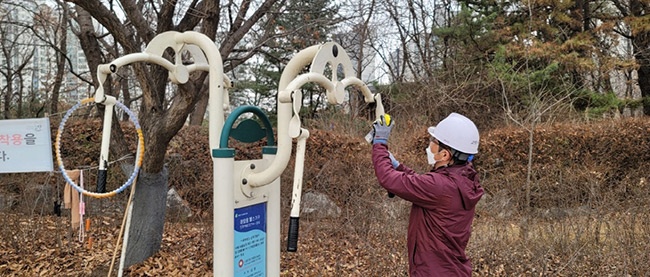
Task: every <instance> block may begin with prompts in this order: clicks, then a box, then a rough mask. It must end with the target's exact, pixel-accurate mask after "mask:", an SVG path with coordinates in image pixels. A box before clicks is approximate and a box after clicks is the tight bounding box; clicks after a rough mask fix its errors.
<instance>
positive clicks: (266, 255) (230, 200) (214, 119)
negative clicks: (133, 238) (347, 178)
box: [57, 31, 384, 276]
mask: <svg viewBox="0 0 650 277" xmlns="http://www.w3.org/2000/svg"><path fill="white" fill-rule="evenodd" d="M167 49H171V50H172V51H173V52H174V57H175V60H174V61H173V62H172V61H169V60H167V59H166V58H163V53H164V51H166V50H167ZM188 56H189V57H191V61H193V63H191V64H185V63H184V62H187V61H183V60H182V57H188ZM140 61H142V62H149V63H155V64H158V65H160V66H163V67H164V68H165V69H167V70H168V73H169V79H170V81H171V82H173V83H177V84H182V83H185V82H187V81H188V80H189V74H190V73H191V72H193V71H196V70H201V71H208V73H209V77H208V87H209V88H208V90H209V100H208V105H209V118H208V128H209V146H210V149H211V153H210V154H211V156H212V161H213V174H214V180H213V188H214V193H213V207H214V210H213V217H214V219H213V226H214V227H213V228H214V236H213V255H214V256H213V273H214V276H279V275H280V241H281V239H280V234H281V232H280V175H281V174H282V172H283V171H284V169H285V168H286V166H287V164H288V162H289V159H290V155H291V151H292V139H297V149H296V159H295V162H296V165H295V172H294V183H293V192H292V207H291V215H290V226H289V240H288V251H296V250H297V240H298V229H299V228H298V224H299V215H300V196H301V193H302V175H303V170H304V167H303V164H304V160H305V147H306V142H307V138H308V137H309V131H308V130H307V129H305V128H302V126H301V120H300V115H299V111H300V108H301V107H302V105H303V101H302V99H303V95H302V91H301V87H302V86H303V85H305V84H307V83H316V84H318V85H320V86H321V87H323V88H325V90H326V96H327V99H328V102H329V103H330V104H341V103H343V102H344V100H345V89H346V88H347V87H349V86H355V87H357V88H359V90H360V91H361V93H362V94H363V95H364V100H365V102H368V103H370V102H375V103H376V110H375V115H376V118H377V119H379V117H380V116H381V115H382V114H384V107H383V105H382V103H381V96H380V95H379V94H373V93H372V92H371V91H370V89H369V88H368V87H367V86H366V84H365V83H364V82H363V81H361V80H360V79H358V78H357V77H356V76H355V75H354V72H353V69H352V68H353V67H352V63H351V61H350V58H349V56H348V55H347V53H346V52H345V50H344V49H343V48H342V47H341V46H340V45H338V44H336V43H333V42H328V43H324V44H320V45H315V46H311V47H309V48H306V49H304V50H302V51H300V52H298V53H297V54H296V55H295V56H294V57H293V58H292V59H291V61H289V63H288V64H287V66H286V68H285V69H284V71H283V72H282V75H281V78H280V83H279V86H278V92H279V93H278V103H277V105H278V108H277V109H278V115H277V118H278V121H277V145H276V141H275V139H274V136H273V129H272V125H271V122H270V120H269V119H268V117H267V116H266V114H265V113H264V112H263V111H262V110H261V109H259V108H258V107H255V106H241V107H237V108H236V109H234V110H233V111H232V112H231V113H230V114H229V116H228V118H227V119H225V118H224V117H225V111H226V110H227V109H228V108H229V99H228V93H227V87H230V80H228V78H227V77H226V76H224V74H223V63H222V60H221V55H220V53H219V50H218V48H217V46H216V45H215V43H214V42H213V41H211V40H210V39H209V38H208V37H207V36H205V35H203V34H201V33H198V32H193V31H188V32H183V33H180V32H175V31H169V32H165V33H162V34H159V35H158V36H156V37H155V38H154V39H153V40H152V41H151V42H150V43H149V44H148V45H147V47H146V49H145V50H144V52H142V53H133V54H128V55H126V56H123V57H120V58H118V59H116V60H114V61H113V62H111V63H109V64H102V65H99V66H98V69H97V75H98V77H99V81H100V86H99V87H98V89H97V93H96V94H95V98H94V101H95V102H96V103H103V104H105V105H110V104H114V105H117V106H118V107H120V108H122V106H120V104H118V102H117V101H116V100H115V99H114V98H112V97H111V96H107V95H104V92H103V87H102V83H103V82H104V81H105V80H106V78H107V75H108V74H112V73H116V72H117V70H118V69H119V68H120V67H122V66H125V65H128V64H131V63H133V62H140ZM308 65H309V66H310V69H309V72H307V73H301V72H302V71H303V69H304V68H305V67H306V66H308ZM339 76H342V78H341V80H339ZM86 101H90V100H86ZM125 110H126V109H125ZM249 113H252V114H253V115H254V116H256V117H257V119H258V120H257V121H255V120H252V119H250V118H249V119H244V120H241V119H240V116H242V115H243V114H249ZM107 114H108V113H107ZM129 116H132V115H131V114H129ZM106 118H107V117H106V116H105V119H104V136H103V138H102V154H101V155H100V166H101V164H105V163H106V161H108V146H106V149H105V147H104V142H106V143H107V144H108V140H109V139H110V137H107V135H106V130H107V129H108V130H110V124H107V120H109V119H106ZM108 118H110V117H108ZM132 120H133V119H132ZM134 122H135V121H134ZM237 122H239V123H238V124H237V126H236V127H234V128H233V126H234V125H235V123H237ZM258 122H261V123H262V124H261V125H260V124H259V123H258ZM138 129H139V127H138ZM109 133H110V132H109ZM139 135H140V133H139ZM231 137H232V138H234V139H237V140H240V141H242V142H247V143H250V142H255V141H259V140H262V139H264V138H266V143H267V145H266V146H264V147H263V148H262V158H261V159H256V160H237V161H236V160H235V149H233V148H229V145H228V141H229V138H231ZM57 155H58V156H57V157H59V156H60V154H58V153H57ZM60 164H61V165H62V163H60ZM100 169H103V170H104V172H106V171H105V170H106V168H105V167H104V168H100ZM104 174H105V173H104ZM87 194H90V193H87ZM128 209H130V206H129V207H128ZM127 218H129V220H130V213H129V214H128V215H127ZM129 220H127V223H126V224H127V226H129ZM126 232H127V233H128V228H127V231H126ZM127 242H128V236H126V235H125V237H124V243H123V245H124V246H123V251H124V249H125V248H126V245H127ZM122 258H124V252H123V255H122ZM122 263H123V262H122ZM121 272H122V268H120V271H119V274H120V275H121Z"/></svg>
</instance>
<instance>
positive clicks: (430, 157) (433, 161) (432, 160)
mask: <svg viewBox="0 0 650 277" xmlns="http://www.w3.org/2000/svg"><path fill="white" fill-rule="evenodd" d="M426 151H427V161H428V162H429V164H430V165H435V164H436V162H438V161H436V158H435V157H434V156H433V152H431V147H428V146H427V149H426Z"/></svg>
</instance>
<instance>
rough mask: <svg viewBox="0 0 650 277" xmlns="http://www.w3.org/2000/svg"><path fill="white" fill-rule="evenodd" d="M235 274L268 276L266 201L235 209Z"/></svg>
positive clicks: (258, 276)
mask: <svg viewBox="0 0 650 277" xmlns="http://www.w3.org/2000/svg"><path fill="white" fill-rule="evenodd" d="M234 261H235V265H234V266H235V270H234V273H235V276H236V277H264V276H266V202H263V203H259V204H255V205H251V206H248V207H243V208H239V209H235V259H234Z"/></svg>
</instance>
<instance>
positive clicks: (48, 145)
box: [0, 117, 53, 173]
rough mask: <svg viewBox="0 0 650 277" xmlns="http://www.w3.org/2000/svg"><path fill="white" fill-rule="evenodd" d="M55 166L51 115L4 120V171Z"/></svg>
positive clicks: (0, 153) (0, 144) (0, 148)
mask: <svg viewBox="0 0 650 277" xmlns="http://www.w3.org/2000/svg"><path fill="white" fill-rule="evenodd" d="M52 170H53V160H52V139H51V136H50V119H49V118H47V117H45V118H28V119H7V120H0V173H18V172H42V171H52Z"/></svg>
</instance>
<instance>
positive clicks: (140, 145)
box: [55, 98, 144, 198]
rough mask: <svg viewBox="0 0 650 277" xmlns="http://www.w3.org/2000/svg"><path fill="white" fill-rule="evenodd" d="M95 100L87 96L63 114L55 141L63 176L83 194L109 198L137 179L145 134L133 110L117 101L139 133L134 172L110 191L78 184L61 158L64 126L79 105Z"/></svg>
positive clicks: (117, 104) (57, 159) (57, 158)
mask: <svg viewBox="0 0 650 277" xmlns="http://www.w3.org/2000/svg"><path fill="white" fill-rule="evenodd" d="M94 101H95V99H94V98H86V99H84V100H81V101H80V102H79V103H77V104H76V105H74V106H72V108H70V110H68V112H67V113H66V114H65V115H64V116H63V119H62V120H61V124H59V130H58V131H57V133H56V142H55V151H56V161H57V162H58V164H59V169H60V170H61V174H63V178H64V179H65V181H66V182H67V183H68V184H70V185H71V186H72V187H73V188H74V189H75V190H77V191H79V192H80V193H82V194H83V195H87V196H90V197H95V198H107V197H112V196H115V195H116V194H118V193H120V192H122V191H124V190H125V189H126V188H127V187H128V186H130V185H131V184H132V183H133V181H135V178H136V177H137V176H138V172H140V167H141V166H142V160H143V156H144V135H143V134H142V128H140V123H138V119H137V118H136V116H135V114H133V112H131V110H129V108H127V107H126V106H124V104H122V103H120V102H115V106H118V107H119V108H120V109H122V110H124V111H125V112H126V113H127V114H128V115H129V119H131V121H132V122H133V124H134V125H135V129H136V132H137V133H138V148H137V151H136V162H135V167H134V168H133V173H132V174H131V176H130V177H129V179H128V180H127V181H126V182H125V183H124V184H123V185H122V186H120V187H119V188H117V189H115V190H113V191H110V192H105V193H96V192H90V191H87V190H85V189H83V188H81V187H79V185H77V184H76V183H75V182H74V181H72V179H70V176H68V174H67V173H66V169H65V167H64V166H63V159H61V134H63V128H64V127H65V122H66V121H68V118H69V117H70V115H71V114H72V113H73V112H74V111H75V110H77V109H78V108H79V107H81V105H84V104H88V103H90V102H94Z"/></svg>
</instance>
